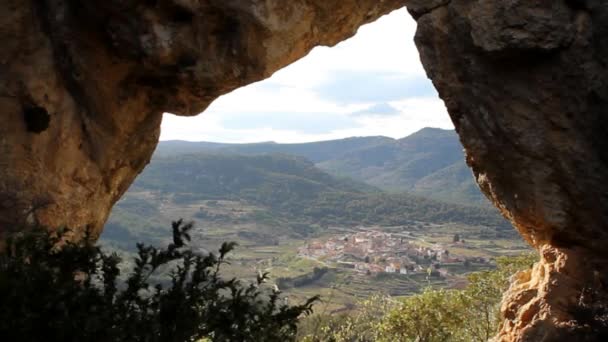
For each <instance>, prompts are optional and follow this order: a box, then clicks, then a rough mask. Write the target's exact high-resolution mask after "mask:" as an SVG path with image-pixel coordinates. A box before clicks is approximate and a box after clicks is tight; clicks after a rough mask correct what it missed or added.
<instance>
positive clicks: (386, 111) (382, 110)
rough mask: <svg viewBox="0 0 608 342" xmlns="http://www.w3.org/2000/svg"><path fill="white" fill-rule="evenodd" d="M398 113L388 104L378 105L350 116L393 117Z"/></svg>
mask: <svg viewBox="0 0 608 342" xmlns="http://www.w3.org/2000/svg"><path fill="white" fill-rule="evenodd" d="M399 114H400V112H399V111H398V110H397V109H395V107H393V106H391V105H390V104H388V103H378V104H375V105H373V106H371V107H368V108H366V109H364V110H360V111H356V112H354V113H352V114H351V115H352V116H393V115H399Z"/></svg>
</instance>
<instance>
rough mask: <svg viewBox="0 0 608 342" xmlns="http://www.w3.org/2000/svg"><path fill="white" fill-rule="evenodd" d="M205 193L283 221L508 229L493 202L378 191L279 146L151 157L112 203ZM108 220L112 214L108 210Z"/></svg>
mask: <svg viewBox="0 0 608 342" xmlns="http://www.w3.org/2000/svg"><path fill="white" fill-rule="evenodd" d="M136 199H137V200H136ZM208 201H232V202H239V203H241V204H242V205H244V206H251V207H256V208H261V209H263V210H264V211H265V212H266V214H267V215H270V216H271V217H274V218H280V219H281V220H283V222H288V223H289V224H292V223H298V224H315V225H320V226H327V225H359V224H368V225H369V224H371V225H375V224H380V225H400V224H405V223H407V222H412V221H422V222H431V223H433V222H435V223H445V222H455V223H462V224H466V225H483V226H488V227H494V228H496V229H499V230H502V229H507V230H510V225H509V224H508V223H507V222H506V221H505V220H504V219H503V218H502V217H501V216H500V215H499V214H498V213H497V211H496V210H495V209H493V208H492V209H485V208H477V207H467V206H459V205H455V204H448V203H444V202H438V201H434V200H430V199H425V198H421V197H417V196H413V195H409V194H405V193H402V194H389V193H385V192H381V191H380V190H378V189H377V188H374V187H372V186H370V185H367V184H364V183H359V182H356V181H353V180H351V179H349V178H337V177H335V176H332V175H330V174H328V173H326V172H324V171H322V170H320V169H318V168H317V167H316V166H315V165H314V164H313V163H312V162H310V161H308V160H306V159H304V158H302V157H294V156H290V155H282V154H265V155H255V156H242V155H231V154H215V153H199V154H191V155H178V156H172V157H157V158H155V159H154V160H153V161H152V163H150V165H149V166H148V167H147V168H146V169H145V170H144V172H143V173H142V174H141V175H140V176H139V177H138V178H137V180H136V181H135V183H134V184H133V186H132V187H131V189H130V190H129V192H128V193H127V194H126V196H125V198H124V199H123V200H121V201H120V202H119V203H118V204H117V206H116V212H118V213H120V212H123V214H129V215H128V216H129V217H135V216H137V215H142V216H143V217H144V218H146V219H149V218H150V217H153V216H154V211H155V209H154V208H155V207H156V210H158V208H160V207H162V206H164V207H167V206H171V205H174V206H176V207H178V208H179V207H184V208H186V207H192V206H203V204H204V203H207V202H208ZM204 205H206V204H204ZM125 210H126V212H125ZM199 216H200V215H199ZM119 221H120V220H119ZM110 223H117V222H116V220H114V219H112V218H111V219H110ZM110 233H111V229H110Z"/></svg>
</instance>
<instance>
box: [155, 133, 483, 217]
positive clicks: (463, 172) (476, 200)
mask: <svg viewBox="0 0 608 342" xmlns="http://www.w3.org/2000/svg"><path fill="white" fill-rule="evenodd" d="M197 152H207V153H208V152H213V153H216V154H224V155H228V154H239V155H260V154H266V153H284V154H290V155H296V156H301V157H304V158H306V159H309V160H311V161H313V162H314V163H315V164H316V166H317V167H318V168H320V169H322V170H324V171H326V172H328V173H330V174H332V175H334V176H339V177H350V178H353V179H355V180H358V181H361V182H365V183H367V184H369V185H373V186H375V187H378V188H380V189H382V190H385V191H390V192H395V193H399V192H404V191H407V192H411V193H414V194H417V195H420V196H423V197H428V198H432V199H438V200H441V201H448V202H451V203H457V204H464V205H475V206H483V207H489V206H490V205H489V202H488V201H487V199H486V198H485V197H484V196H483V195H482V194H481V192H480V191H479V189H478V188H477V185H476V184H475V181H474V179H473V176H472V174H471V171H470V170H469V168H468V167H467V166H466V164H465V162H464V156H463V152H462V146H461V145H460V142H459V140H458V136H457V135H456V133H455V132H454V131H452V130H442V129H435V128H425V129H422V130H420V131H418V132H416V133H414V134H412V135H410V136H408V137H405V138H403V139H399V140H395V139H391V138H387V137H353V138H347V139H340V140H331V141H321V142H313V143H302V144H277V143H256V144H218V143H208V142H185V141H165V142H161V143H160V144H159V146H158V148H157V151H156V153H155V158H159V157H160V158H163V157H167V156H176V155H183V154H190V153H197Z"/></svg>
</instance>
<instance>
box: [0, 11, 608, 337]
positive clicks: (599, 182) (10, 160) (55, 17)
mask: <svg viewBox="0 0 608 342" xmlns="http://www.w3.org/2000/svg"><path fill="white" fill-rule="evenodd" d="M405 4H407V5H408V9H409V10H410V13H412V16H414V18H416V20H417V21H418V31H417V34H416V44H417V45H418V48H419V50H420V55H421V60H422V62H423V64H424V66H425V68H426V70H427V73H428V75H429V77H430V78H431V79H432V80H433V82H434V84H435V87H436V88H437V89H438V91H439V94H440V96H441V97H442V99H443V100H444V101H445V103H446V106H447V108H448V110H449V112H450V115H451V117H452V120H453V121H454V124H455V126H456V129H457V131H458V133H459V134H460V137H461V141H462V143H463V145H464V146H465V149H466V151H467V162H468V164H469V165H470V166H471V167H472V169H473V171H474V173H475V175H476V177H477V181H478V183H479V184H480V187H481V188H482V190H483V191H484V192H485V193H486V194H487V195H488V197H490V198H491V199H492V201H493V202H494V203H495V204H496V205H497V206H498V207H499V208H500V209H501V210H502V212H503V214H504V215H505V216H506V217H507V218H509V219H510V220H511V221H512V222H513V223H514V225H515V226H516V228H517V229H518V230H519V231H520V232H521V234H522V235H523V236H524V237H525V238H526V239H527V240H528V241H529V242H530V244H532V245H533V246H534V247H536V248H537V249H538V250H539V251H541V254H542V260H541V262H540V263H538V264H537V265H536V266H535V267H534V269H533V270H531V271H528V272H523V273H521V274H519V275H518V277H517V279H515V281H514V283H513V286H512V287H511V289H510V290H509V292H508V293H507V294H506V295H505V301H504V305H503V312H504V314H505V317H506V320H505V323H504V325H503V327H502V331H501V333H500V335H499V336H498V337H497V340H504V341H543V340H545V341H555V340H563V341H571V340H585V339H587V340H590V341H591V340H597V339H599V338H601V336H602V335H601V334H603V333H605V331H604V330H602V329H605V324H606V323H605V322H606V320H605V317H604V316H602V315H605V313H604V312H603V311H602V310H603V309H602V305H603V304H605V303H606V300H605V294H606V289H605V286H606V284H607V281H608V279H606V277H607V276H606V275H607V274H608V272H607V271H608V266H606V265H607V260H608V249H606V248H605V245H606V243H607V242H608V241H607V240H608V239H607V237H608V229H607V225H608V182H607V181H606V180H608V168H607V166H608V115H607V114H606V108H608V107H607V105H608V103H607V102H608V88H607V86H606V84H607V82H608V81H606V80H608V78H607V77H606V76H607V73H606V66H607V65H608V60H607V59H608V5H606V4H605V2H604V1H600V0H589V1H585V0H568V1H566V0H555V1H541V0H529V1H523V0H510V1H501V0H426V1H423V0H409V1H408V0H341V1H328V0H297V1H281V0H207V1H197V0H106V1H77V0H4V1H2V2H0V38H1V39H2V44H3V46H2V49H0V115H2V118H3V119H4V120H3V124H2V125H0V234H2V233H5V232H6V231H8V230H9V229H12V228H15V227H17V228H18V227H20V226H22V225H23V224H27V223H32V222H39V223H42V224H44V225H47V226H51V227H57V226H64V225H67V226H70V227H72V228H75V232H77V233H82V232H83V231H84V230H85V229H89V230H91V231H92V233H93V236H94V237H95V236H97V235H98V234H99V233H100V230H101V228H102V226H103V223H104V222H105V220H106V218H107V216H108V214H109V211H110V209H111V207H112V205H113V204H114V203H115V202H116V201H117V200H118V198H119V197H120V196H121V195H122V194H123V193H124V192H125V191H126V189H127V187H128V186H129V185H130V184H131V182H132V181H133V179H134V178H135V177H136V176H137V174H138V173H139V172H140V171H141V170H142V169H143V167H144V166H145V165H146V164H147V163H148V162H149V159H150V156H151V154H152V152H153V150H154V148H155V146H156V143H157V140H158V136H159V129H160V121H161V116H162V113H163V112H165V111H168V112H172V113H176V114H179V115H195V114H197V113H199V112H201V111H203V110H204V109H205V108H206V107H207V106H208V105H209V103H210V102H211V101H213V100H214V99H215V98H217V97H218V96H219V95H221V94H224V93H227V92H229V91H231V90H233V89H235V88H237V87H239V86H243V85H246V84H248V83H251V82H254V81H257V80H261V79H263V78H266V77H268V76H270V75H271V74H272V73H273V72H274V71H276V70H278V69H280V68H281V67H283V66H285V65H287V64H289V63H291V62H293V61H295V60H297V59H298V58H300V57H302V56H304V55H305V54H306V53H308V51H310V49H312V48H313V47H314V46H316V45H333V44H336V43H337V42H339V41H341V40H344V39H346V38H348V37H350V36H351V35H353V34H354V33H355V31H356V29H357V28H358V27H359V26H360V25H362V24H364V23H367V22H370V21H373V20H375V19H376V18H378V17H379V16H381V15H382V14H385V13H388V12H389V11H391V10H393V9H396V8H399V7H402V6H403V5H405ZM0 240H1V239H0ZM602 319H604V323H602Z"/></svg>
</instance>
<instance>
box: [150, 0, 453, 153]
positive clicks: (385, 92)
mask: <svg viewBox="0 0 608 342" xmlns="http://www.w3.org/2000/svg"><path fill="white" fill-rule="evenodd" d="M415 30H416V25H415V22H414V20H413V19H412V18H411V17H410V16H409V14H408V13H407V12H406V10H405V9H401V10H397V11H394V12H392V13H390V14H388V15H385V16H384V17H382V18H380V19H378V20H377V21H375V22H373V23H370V24H367V25H365V26H362V27H361V28H360V29H359V31H358V32H357V34H356V35H355V36H354V37H352V38H350V39H348V40H346V41H343V42H341V43H340V44H338V45H336V46H334V47H331V48H329V47H316V48H314V49H313V50H312V51H311V52H310V53H309V54H308V55H307V56H306V57H304V58H302V59H300V60H299V61H297V62H295V63H293V64H291V65H289V66H287V67H285V68H283V69H282V70H279V71H277V72H276V73H275V74H274V75H272V77H270V78H268V79H266V80H263V81H260V82H257V83H253V84H250V85H248V86H246V87H243V88H240V89H237V90H235V91H233V92H231V93H229V94H226V95H223V96H221V97H220V98H218V99H217V100H215V101H214V102H213V103H212V104H211V106H209V108H207V110H205V111H204V112H203V113H201V114H199V115H198V116H195V117H178V116H175V115H172V114H169V113H165V114H164V116H163V123H162V126H161V140H173V139H179V140H189V141H214V142H229V143H247V142H261V141H275V142H279V143H296V142H309V141H320V140H330V139H340V138H346V137H351V136H375V135H384V136H388V137H393V138H402V137H404V136H407V135H409V134H411V133H413V132H415V131H418V130H419V129H421V128H424V127H437V128H445V129H452V128H453V125H452V123H451V121H450V119H449V117H448V115H447V111H446V109H445V106H444V104H443V102H442V101H441V100H440V99H439V98H438V96H437V92H436V91H435V89H434V88H433V85H432V84H431V81H430V80H428V79H427V78H426V75H425V73H424V70H423V68H422V65H421V63H420V59H419V56H418V51H417V50H416V47H415V45H414V42H413V37H414V32H415Z"/></svg>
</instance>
